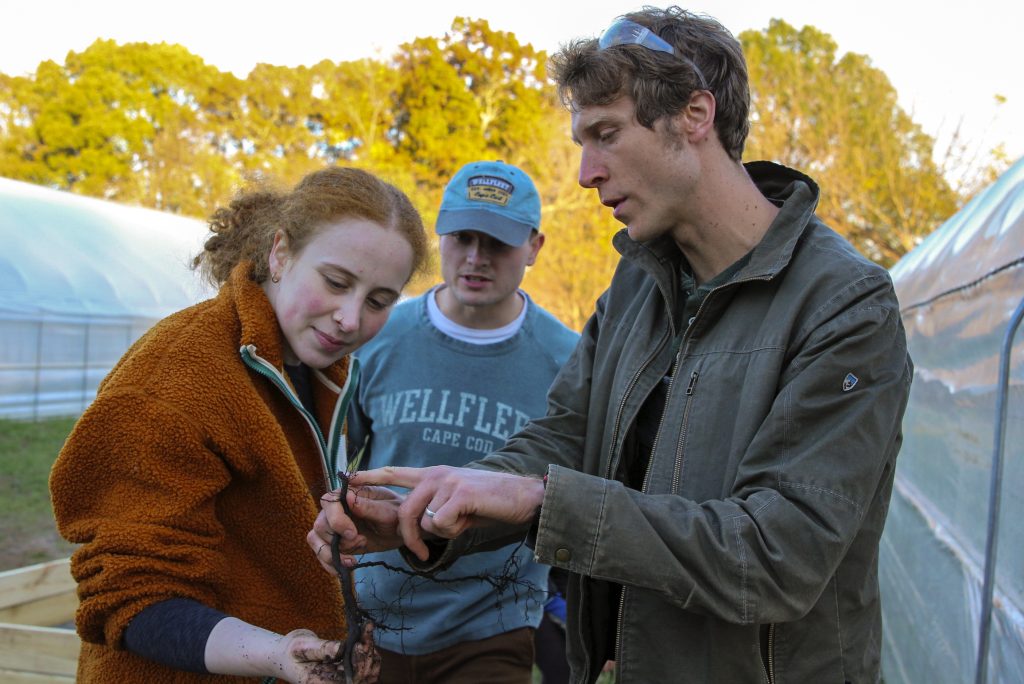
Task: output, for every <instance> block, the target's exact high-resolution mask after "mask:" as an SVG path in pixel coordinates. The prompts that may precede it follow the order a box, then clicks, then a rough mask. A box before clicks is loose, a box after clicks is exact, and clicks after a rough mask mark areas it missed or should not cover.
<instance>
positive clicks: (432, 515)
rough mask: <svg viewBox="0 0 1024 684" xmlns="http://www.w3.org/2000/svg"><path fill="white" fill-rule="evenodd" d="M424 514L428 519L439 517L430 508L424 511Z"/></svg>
mask: <svg viewBox="0 0 1024 684" xmlns="http://www.w3.org/2000/svg"><path fill="white" fill-rule="evenodd" d="M423 513H424V514H425V515H426V516H427V517H428V518H433V517H434V516H435V515H437V513H436V512H434V511H432V510H430V508H429V507H428V508H427V510H425V511H423Z"/></svg>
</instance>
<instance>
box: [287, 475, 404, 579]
mask: <svg viewBox="0 0 1024 684" xmlns="http://www.w3.org/2000/svg"><path fill="white" fill-rule="evenodd" d="M339 496H340V491H339V490H335V491H333V492H328V493H327V494H324V495H323V496H322V497H320V509H321V510H320V514H319V515H318V516H317V518H316V522H314V523H313V529H312V530H310V531H309V532H308V533H307V534H306V543H307V544H309V548H310V549H312V550H313V553H315V554H316V558H317V560H318V561H320V565H321V566H322V567H323V568H324V569H325V570H327V572H329V573H331V574H332V575H336V574H337V573H336V572H335V570H334V564H333V563H332V561H331V540H332V538H333V536H334V534H335V533H337V534H338V535H340V537H341V543H340V545H339V550H340V551H341V553H342V557H341V562H342V563H344V564H345V565H347V566H348V567H352V566H353V565H355V564H356V559H355V557H354V556H353V555H352V554H356V553H369V552H372V551H386V550H388V549H394V548H398V547H399V546H401V545H402V537H401V534H400V533H399V531H398V510H399V506H400V504H401V503H402V501H403V497H401V496H400V495H398V494H396V493H395V492H393V491H392V490H390V489H388V488H387V487H356V486H353V485H352V484H351V482H350V485H349V488H348V493H347V495H346V501H347V502H348V506H349V510H351V511H352V516H353V517H352V518H350V517H349V516H348V515H346V514H345V509H344V507H343V506H342V505H341V501H340V499H339ZM353 518H354V519H353Z"/></svg>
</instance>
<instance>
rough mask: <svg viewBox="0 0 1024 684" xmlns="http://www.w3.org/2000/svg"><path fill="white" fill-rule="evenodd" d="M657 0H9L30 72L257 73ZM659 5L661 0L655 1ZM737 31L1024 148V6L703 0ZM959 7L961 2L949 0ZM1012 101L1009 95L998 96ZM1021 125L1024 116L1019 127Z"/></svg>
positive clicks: (594, 19) (14, 45) (529, 28)
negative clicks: (127, 48)
mask: <svg viewBox="0 0 1024 684" xmlns="http://www.w3.org/2000/svg"><path fill="white" fill-rule="evenodd" d="M642 4H644V0H639V1H638V2H635V3H634V2H631V0H544V1H539V0H512V1H508V0H506V1H505V2H492V3H484V2H479V1H476V2H470V1H468V0H385V1H383V2H381V1H379V0H378V1H376V2H375V1H373V0H370V1H367V0H361V1H359V2H352V1H351V0H303V1H302V2H297V3H295V4H294V5H292V4H290V3H282V2H273V3H271V2H266V1H265V0H249V1H248V2H240V1H238V0H202V1H199V0H178V1H177V2H174V3H167V2H161V3H152V2H148V1H147V0H132V1H126V0H88V1H83V0H38V1H35V0H0V19H2V20H0V72H3V73H6V74H9V75H19V76H20V75H27V74H30V73H32V72H34V71H35V68H36V66H37V65H38V64H39V63H40V62H41V61H43V60H47V59H52V60H55V61H57V62H58V63H62V62H63V61H64V58H65V56H66V55H67V53H68V51H71V50H74V51H81V50H84V49H85V48H86V47H88V46H89V45H90V44H91V43H92V42H93V41H94V40H96V39H97V38H109V39H113V40H116V41H118V42H119V43H126V42H135V41H143V42H168V43H180V44H181V45H184V46H185V47H186V48H188V49H189V51H191V52H192V53H193V54H196V55H198V56H200V57H202V58H203V59H204V60H205V61H206V62H207V63H209V64H213V65H215V66H216V67H217V68H219V69H221V70H224V71H232V72H234V73H235V74H237V75H239V76H245V75H246V74H247V73H248V72H249V70H250V69H252V67H253V66H254V65H255V64H257V63H258V62H267V63H270V64H276V65H281V66H297V65H299V64H307V65H311V64H315V63H317V62H319V61H321V60H322V59H330V60H332V61H335V62H338V61H345V60H350V59H357V58H360V57H367V56H375V55H380V56H386V55H388V54H390V51H391V50H392V49H393V48H394V47H396V46H397V45H399V44H401V43H403V42H406V41H409V40H412V39H413V38H416V37H418V36H442V35H443V34H444V32H445V31H446V30H447V29H448V28H449V27H450V26H451V22H452V19H453V18H455V17H457V16H465V17H470V18H474V19H486V20H488V22H489V23H490V26H491V28H492V29H497V30H503V31H510V32H512V33H514V34H515V35H516V37H517V38H518V39H519V41H520V42H521V43H530V44H532V45H533V46H534V47H535V48H539V49H544V50H547V51H549V52H551V51H553V50H555V49H557V47H558V45H559V44H560V43H562V42H565V41H566V40H568V39H570V38H575V37H585V36H596V35H598V34H600V32H601V31H602V30H603V29H604V27H605V26H607V24H608V23H610V21H611V20H612V19H613V18H614V17H616V16H618V15H619V14H622V13H624V12H628V11H631V10H634V9H637V8H639V7H640V6H641V5H642ZM647 4H658V3H657V2H655V1H654V0H648V2H647ZM679 4H680V5H681V6H683V7H686V8H687V9H689V10H692V11H695V12H700V13H705V14H709V15H711V16H713V17H715V18H716V19H718V20H719V21H720V22H721V23H722V24H723V25H724V26H725V27H726V28H728V29H729V30H730V31H732V32H733V33H734V34H739V33H741V32H742V31H745V30H747V29H756V30H762V29H765V28H767V26H768V23H769V21H770V20H771V19H773V18H779V19H783V20H785V21H786V22H787V23H789V24H791V25H793V26H796V27H798V28H799V27H802V26H805V25H811V26H814V27H816V28H818V29H820V30H822V31H824V32H825V33H828V34H830V35H831V36H832V38H833V39H834V40H835V41H836V43H837V45H838V54H839V55H842V54H844V53H846V52H855V53H859V54H864V55H867V56H868V57H870V58H871V62H872V64H873V65H874V66H875V67H877V68H878V69H881V70H882V71H883V72H885V74H886V75H887V76H888V77H889V80H890V82H891V83H892V84H893V86H894V87H895V88H896V91H897V93H898V94H899V102H900V104H901V106H902V107H903V108H904V110H906V111H907V112H908V113H909V114H910V115H911V116H912V118H913V119H914V121H916V122H917V123H918V124H920V125H921V127H922V128H923V130H924V131H925V132H926V133H928V134H929V135H932V136H933V137H935V138H936V139H937V140H938V143H939V145H938V146H937V149H942V148H944V146H945V145H946V144H947V143H948V141H949V139H950V136H951V135H952V134H953V132H954V131H956V130H957V128H958V127H959V129H960V135H961V139H962V140H964V141H966V142H967V143H968V144H969V145H970V148H971V150H976V151H978V152H979V157H980V158H984V156H985V153H986V151H987V150H989V149H991V148H992V147H993V146H995V145H996V144H999V143H1003V144H1004V145H1005V148H1006V151H1007V153H1008V154H1009V155H1010V158H1011V159H1018V158H1020V157H1021V156H1024V125H1019V123H1020V122H1024V69H1022V66H1021V65H1022V64H1024V54H1022V50H1021V47H1020V46H1021V45H1022V44H1024V21H1022V20H1024V3H1022V2H1019V1H1017V2H1005V1H1004V0H998V1H997V0H973V1H972V2H969V3H958V4H957V5H956V7H957V8H958V9H957V11H952V10H947V9H944V8H943V6H944V5H946V4H947V3H936V2H923V1H921V0H913V1H910V0H860V1H859V2H835V1H828V0H825V1H822V0H818V1H816V2H810V1H809V0H774V1H771V2H768V1H766V0H694V3H693V4H689V3H686V2H680V3H679ZM949 5H950V6H952V3H950V4H949ZM997 95H1001V96H1003V97H1005V98H1007V101H1006V102H1005V103H1004V104H1002V105H997V104H996V96H997ZM1014 123H1018V125H1013V124H1014Z"/></svg>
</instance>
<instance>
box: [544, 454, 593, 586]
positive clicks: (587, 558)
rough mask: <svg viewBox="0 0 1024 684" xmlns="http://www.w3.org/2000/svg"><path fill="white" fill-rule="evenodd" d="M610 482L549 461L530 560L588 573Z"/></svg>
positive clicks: (591, 564)
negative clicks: (532, 553) (532, 556)
mask: <svg viewBox="0 0 1024 684" xmlns="http://www.w3.org/2000/svg"><path fill="white" fill-rule="evenodd" d="M610 484H612V483H609V481H608V480H605V479H604V478H602V477H597V476H594V475H585V474H583V473H581V472H579V471H577V470H573V469H571V468H565V467H563V466H558V465H551V466H550V467H549V468H548V479H547V485H546V487H545V489H544V502H543V504H541V508H540V517H539V519H538V520H537V528H536V534H535V535H532V539H531V541H532V542H533V544H534V546H533V551H534V560H536V561H537V562H539V563H544V564H545V565H551V566H553V567H558V568H563V569H565V570H569V571H570V572H575V573H579V574H584V575H587V574H590V571H591V569H592V566H593V564H594V558H595V557H596V555H597V545H598V542H599V541H600V537H601V529H602V528H603V526H604V519H605V515H606V502H607V499H608V487H609V485H610Z"/></svg>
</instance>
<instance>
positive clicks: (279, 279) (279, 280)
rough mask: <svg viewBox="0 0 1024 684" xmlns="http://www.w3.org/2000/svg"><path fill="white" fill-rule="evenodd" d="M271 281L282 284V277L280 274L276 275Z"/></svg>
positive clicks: (271, 277)
mask: <svg viewBox="0 0 1024 684" xmlns="http://www.w3.org/2000/svg"><path fill="white" fill-rule="evenodd" d="M270 280H271V282H274V283H279V282H281V276H280V275H279V274H277V273H275V274H274V275H272V276H270Z"/></svg>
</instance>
